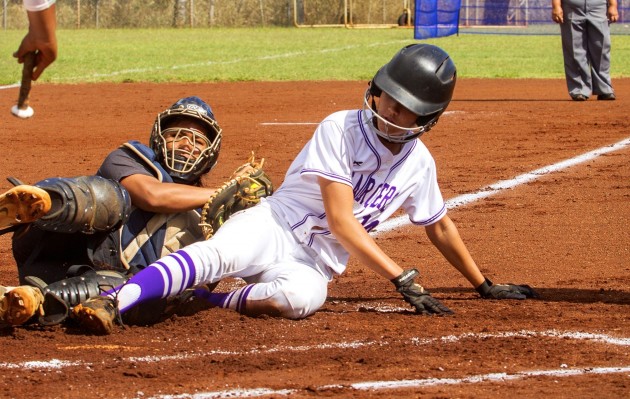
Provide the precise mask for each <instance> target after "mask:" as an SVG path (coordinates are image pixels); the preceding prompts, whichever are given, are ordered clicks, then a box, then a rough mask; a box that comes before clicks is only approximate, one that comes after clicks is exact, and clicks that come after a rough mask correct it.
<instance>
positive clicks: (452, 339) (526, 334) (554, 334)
mask: <svg viewBox="0 0 630 399" xmlns="http://www.w3.org/2000/svg"><path fill="white" fill-rule="evenodd" d="M514 337H518V338H538V337H549V338H559V339H573V340H581V341H592V342H596V343H602V344H607V345H615V346H630V338H625V337H613V336H610V335H606V334H594V333H589V332H581V331H557V330H546V331H530V330H521V331H507V332H499V333H464V334H460V335H446V336H442V337H438V338H426V337H411V338H409V339H408V341H409V342H407V339H405V340H404V343H405V345H407V344H412V345H415V346H423V345H431V344H434V343H436V342H440V343H442V344H449V343H456V342H459V341H462V340H474V339H491V338H495V339H503V338H514ZM391 344H392V343H391V342H389V341H350V342H345V341H344V342H329V343H324V344H317V345H301V346H276V347H271V348H253V349H250V350H245V351H227V350H211V351H204V352H192V353H184V354H178V355H164V356H139V357H137V356H131V357H126V358H122V359H121V360H122V361H126V362H130V363H158V362H164V361H172V360H175V361H181V360H187V359H195V358H199V357H207V356H213V355H214V356H239V357H240V356H251V355H259V354H269V353H283V352H308V351H314V350H328V349H355V348H363V347H370V346H387V345H391ZM87 365H91V363H87V362H81V361H67V360H59V359H52V360H48V361H27V362H18V363H9V362H1V363H0V369H60V368H66V367H73V366H87Z"/></svg>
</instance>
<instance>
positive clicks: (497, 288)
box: [477, 279, 539, 299]
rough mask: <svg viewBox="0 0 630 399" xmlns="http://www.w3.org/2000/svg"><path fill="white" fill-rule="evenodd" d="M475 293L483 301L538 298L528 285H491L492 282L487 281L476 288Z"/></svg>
mask: <svg viewBox="0 0 630 399" xmlns="http://www.w3.org/2000/svg"><path fill="white" fill-rule="evenodd" d="M477 292H478V293H479V295H481V297H482V298H484V299H526V298H538V297H539V295H538V293H537V292H536V291H534V289H533V288H532V287H530V286H529V285H517V284H493V283H492V281H490V280H488V279H486V281H484V282H483V284H481V285H480V286H479V287H477Z"/></svg>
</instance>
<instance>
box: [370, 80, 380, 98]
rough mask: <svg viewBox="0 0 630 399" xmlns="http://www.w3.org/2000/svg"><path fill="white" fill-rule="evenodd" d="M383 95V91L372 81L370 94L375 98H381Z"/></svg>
mask: <svg viewBox="0 0 630 399" xmlns="http://www.w3.org/2000/svg"><path fill="white" fill-rule="evenodd" d="M382 93H383V90H381V89H380V87H378V86H377V85H376V83H374V81H373V80H372V81H370V94H371V95H372V96H374V97H380V96H381V94H382Z"/></svg>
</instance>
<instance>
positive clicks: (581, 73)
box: [551, 0, 619, 101]
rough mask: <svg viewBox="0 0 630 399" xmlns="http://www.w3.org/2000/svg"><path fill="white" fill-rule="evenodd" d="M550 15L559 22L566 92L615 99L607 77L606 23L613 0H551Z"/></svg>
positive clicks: (577, 97) (612, 15) (613, 11)
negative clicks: (567, 90)
mask: <svg viewBox="0 0 630 399" xmlns="http://www.w3.org/2000/svg"><path fill="white" fill-rule="evenodd" d="M551 6H552V8H551V19H552V20H553V21H554V22H556V23H558V24H560V35H561V37H562V53H563V56H564V74H565V77H566V81H567V88H568V89H569V95H570V96H571V98H572V99H573V100H574V101H586V100H588V98H589V97H590V96H591V94H596V95H597V99H598V100H615V99H616V97H615V92H614V90H613V87H612V83H611V79H610V48H611V44H610V27H609V24H610V23H611V22H617V19H618V18H619V13H618V11H617V0H552V1H551Z"/></svg>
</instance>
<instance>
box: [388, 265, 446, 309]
mask: <svg viewBox="0 0 630 399" xmlns="http://www.w3.org/2000/svg"><path fill="white" fill-rule="evenodd" d="M419 274H420V273H419V272H418V271H417V270H416V269H411V270H406V271H404V272H403V273H402V274H401V275H400V276H398V277H396V278H395V279H393V280H391V281H392V283H394V285H395V286H396V291H398V292H400V294H401V295H402V296H403V299H404V300H405V301H406V302H407V303H410V304H411V305H412V306H413V307H415V308H416V313H420V314H427V315H432V314H436V315H449V314H453V311H452V310H450V309H449V308H447V307H446V306H444V305H443V304H442V303H441V302H440V301H438V300H437V299H435V298H434V297H432V296H431V294H430V293H429V291H427V290H425V289H424V288H423V287H422V286H421V285H420V284H417V283H416V282H414V280H413V279H414V278H415V277H416V276H417V275H419Z"/></svg>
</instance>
